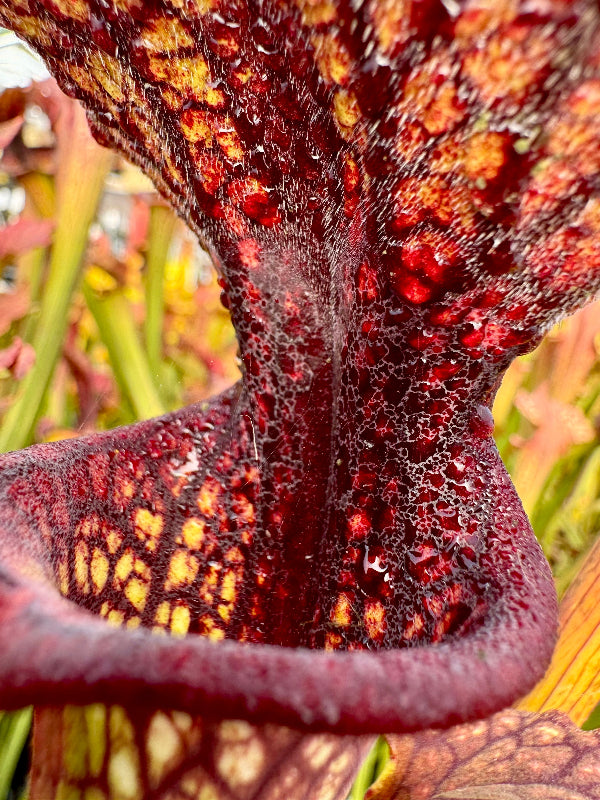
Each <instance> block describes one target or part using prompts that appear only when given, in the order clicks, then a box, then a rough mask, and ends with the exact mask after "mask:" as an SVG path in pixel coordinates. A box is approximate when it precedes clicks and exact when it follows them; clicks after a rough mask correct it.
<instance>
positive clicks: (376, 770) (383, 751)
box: [348, 736, 389, 800]
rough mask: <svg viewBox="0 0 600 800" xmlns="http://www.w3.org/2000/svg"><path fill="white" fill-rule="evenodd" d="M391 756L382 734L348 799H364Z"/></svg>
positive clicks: (367, 758) (364, 762)
mask: <svg viewBox="0 0 600 800" xmlns="http://www.w3.org/2000/svg"><path fill="white" fill-rule="evenodd" d="M388 758H389V748H388V745H387V742H386V741H385V739H384V738H383V737H382V736H380V737H379V738H378V739H377V741H376V742H375V744H374V745H373V747H372V748H371V750H370V751H369V755H368V756H367V757H366V758H365V760H364V761H363V764H362V767H361V768H360V770H359V772H358V775H357V776H356V780H355V781H354V784H353V786H352V789H351V791H350V796H349V798H348V800H363V799H364V797H365V795H366V793H367V790H368V789H369V787H370V786H372V785H373V783H374V782H375V780H376V779H377V778H378V777H379V775H380V774H381V771H382V769H383V767H384V766H385V764H386V762H387V760H388Z"/></svg>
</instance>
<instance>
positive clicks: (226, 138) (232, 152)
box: [212, 116, 244, 161]
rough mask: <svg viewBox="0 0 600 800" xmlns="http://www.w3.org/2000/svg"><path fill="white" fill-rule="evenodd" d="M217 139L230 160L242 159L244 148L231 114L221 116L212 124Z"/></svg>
mask: <svg viewBox="0 0 600 800" xmlns="http://www.w3.org/2000/svg"><path fill="white" fill-rule="evenodd" d="M212 129H213V133H214V135H215V139H216V140H217V142H218V143H219V147H220V148H221V150H222V151H223V153H224V154H225V156H226V157H227V158H228V159H229V160H230V161H242V160H243V158H244V148H243V147H242V142H241V139H240V137H239V136H238V132H237V130H236V129H235V126H234V124H233V120H232V119H231V117H229V116H225V117H221V118H219V119H218V120H216V121H215V122H214V124H213V126H212Z"/></svg>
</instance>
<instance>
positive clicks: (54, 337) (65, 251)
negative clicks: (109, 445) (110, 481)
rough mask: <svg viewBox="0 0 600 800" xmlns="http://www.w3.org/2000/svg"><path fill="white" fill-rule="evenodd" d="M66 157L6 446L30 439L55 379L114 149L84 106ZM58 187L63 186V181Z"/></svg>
mask: <svg viewBox="0 0 600 800" xmlns="http://www.w3.org/2000/svg"><path fill="white" fill-rule="evenodd" d="M63 113H65V116H66V117H67V120H66V122H65V124H64V128H63V139H64V140H69V147H67V146H66V142H65V148H64V161H63V162H62V164H61V173H60V174H59V175H57V183H58V184H59V185H60V188H62V191H61V192H59V193H58V194H57V197H60V199H59V201H58V203H57V213H58V218H57V224H56V228H55V231H54V241H53V245H52V251H51V255H50V263H49V266H48V277H47V281H46V285H45V287H44V292H43V297H42V302H41V306H40V315H39V318H38V323H37V326H36V330H35V333H34V335H33V337H32V341H31V343H32V345H33V347H34V349H35V352H36V361H35V364H34V366H33V367H32V369H31V370H30V372H29V373H28V375H27V376H26V377H25V378H24V379H23V382H22V384H21V387H20V390H19V392H18V394H17V397H16V400H15V402H14V403H13V405H12V406H11V408H10V409H9V411H8V412H7V414H6V416H5V418H4V422H3V425H2V429H1V430H0V452H4V451H6V450H17V449H19V448H21V447H24V446H25V445H26V444H29V443H30V441H31V433H32V430H33V426H34V424H35V421H36V419H37V416H38V414H39V409H40V404H41V402H42V399H43V397H44V394H45V392H46V389H47V388H48V385H49V383H50V379H51V377H52V373H53V372H54V368H55V365H56V362H57V360H58V357H59V355H60V352H61V347H62V342H63V338H64V334H65V330H66V328H67V322H68V310H69V305H70V302H71V296H72V294H73V291H74V289H75V287H76V285H77V281H78V279H79V273H80V265H81V262H82V259H83V255H84V252H85V248H86V245H87V240H88V230H89V226H90V224H91V222H92V221H93V219H94V217H95V215H96V209H97V206H98V202H99V200H100V197H101V194H102V187H103V185H104V178H105V176H106V173H107V171H108V168H109V165H110V162H111V154H110V153H109V152H108V151H106V150H102V149H101V148H99V147H98V146H97V145H96V144H95V143H94V141H93V140H92V138H91V136H90V133H89V131H88V130H87V123H86V121H85V115H84V113H83V111H81V109H77V108H73V107H66V108H65V111H64V112H63ZM57 188H58V187H57Z"/></svg>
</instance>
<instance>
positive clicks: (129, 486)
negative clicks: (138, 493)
mask: <svg viewBox="0 0 600 800" xmlns="http://www.w3.org/2000/svg"><path fill="white" fill-rule="evenodd" d="M119 477H120V480H117V481H116V486H115V501H116V502H117V503H119V502H122V501H123V500H125V502H126V503H128V502H129V501H130V500H131V498H132V497H133V496H134V494H135V483H134V482H133V481H131V480H128V479H127V478H125V476H124V475H121V476H119Z"/></svg>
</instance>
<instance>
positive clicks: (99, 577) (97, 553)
mask: <svg viewBox="0 0 600 800" xmlns="http://www.w3.org/2000/svg"><path fill="white" fill-rule="evenodd" d="M108 567H109V562H108V558H107V557H106V556H105V554H104V553H103V552H102V550H100V549H99V548H98V547H96V549H95V550H94V552H93V554H92V560H91V562H90V572H91V575H92V583H93V584H94V593H96V594H97V593H98V592H101V591H102V590H103V589H104V587H105V586H106V581H107V578H108Z"/></svg>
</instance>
